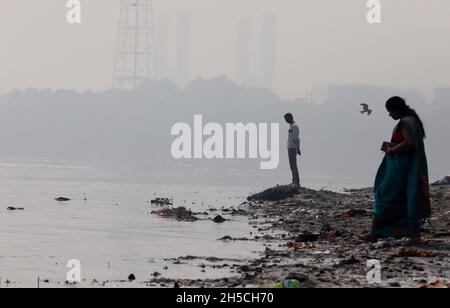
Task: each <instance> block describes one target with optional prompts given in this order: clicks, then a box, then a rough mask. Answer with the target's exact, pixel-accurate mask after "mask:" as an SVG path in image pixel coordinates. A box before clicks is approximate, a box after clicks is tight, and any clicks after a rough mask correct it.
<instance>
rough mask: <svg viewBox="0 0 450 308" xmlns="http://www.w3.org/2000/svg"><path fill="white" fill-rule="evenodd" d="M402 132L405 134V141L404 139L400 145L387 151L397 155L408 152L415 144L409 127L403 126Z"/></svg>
mask: <svg viewBox="0 0 450 308" xmlns="http://www.w3.org/2000/svg"><path fill="white" fill-rule="evenodd" d="M402 134H403V137H404V139H405V141H403V142H402V143H400V144H399V145H397V146H395V147H393V148H389V149H388V151H387V153H388V154H389V155H396V154H400V153H403V152H407V151H409V150H410V149H411V148H412V147H413V146H414V141H413V139H412V137H411V135H410V134H409V131H408V129H407V128H406V127H404V126H403V127H402Z"/></svg>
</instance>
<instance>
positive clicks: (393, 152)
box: [386, 148, 395, 156]
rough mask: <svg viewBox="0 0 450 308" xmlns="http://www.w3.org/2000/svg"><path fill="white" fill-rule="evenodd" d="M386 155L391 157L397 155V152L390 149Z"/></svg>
mask: <svg viewBox="0 0 450 308" xmlns="http://www.w3.org/2000/svg"><path fill="white" fill-rule="evenodd" d="M386 154H387V155H389V156H393V155H395V150H394V149H393V148H388V149H387V151H386Z"/></svg>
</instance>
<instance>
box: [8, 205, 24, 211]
mask: <svg viewBox="0 0 450 308" xmlns="http://www.w3.org/2000/svg"><path fill="white" fill-rule="evenodd" d="M7 210H8V211H11V212H12V211H24V210H25V209H24V208H23V207H13V206H10V207H8V208H7Z"/></svg>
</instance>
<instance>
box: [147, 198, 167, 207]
mask: <svg viewBox="0 0 450 308" xmlns="http://www.w3.org/2000/svg"><path fill="white" fill-rule="evenodd" d="M150 203H151V204H154V205H158V206H172V205H173V200H172V199H169V198H156V199H153V200H151V201H150Z"/></svg>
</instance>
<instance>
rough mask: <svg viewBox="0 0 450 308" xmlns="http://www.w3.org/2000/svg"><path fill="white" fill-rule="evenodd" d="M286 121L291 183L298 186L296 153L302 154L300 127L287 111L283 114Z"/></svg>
mask: <svg viewBox="0 0 450 308" xmlns="http://www.w3.org/2000/svg"><path fill="white" fill-rule="evenodd" d="M284 119H285V120H286V122H287V123H288V124H289V125H290V127H289V136H288V144H287V148H288V153H289V165H290V166H291V171H292V185H295V186H299V187H300V175H299V173H298V167H297V155H302V153H301V151H300V129H299V127H298V125H297V124H295V122H294V116H293V115H292V114H291V113H288V114H286V115H285V116H284Z"/></svg>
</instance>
